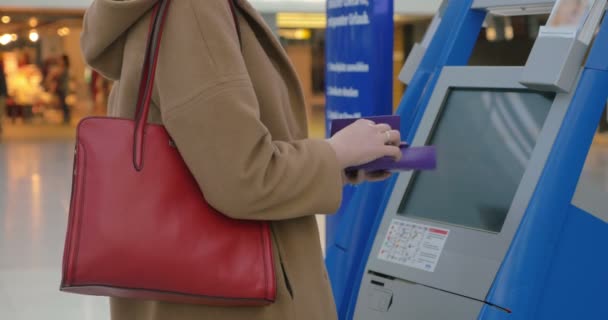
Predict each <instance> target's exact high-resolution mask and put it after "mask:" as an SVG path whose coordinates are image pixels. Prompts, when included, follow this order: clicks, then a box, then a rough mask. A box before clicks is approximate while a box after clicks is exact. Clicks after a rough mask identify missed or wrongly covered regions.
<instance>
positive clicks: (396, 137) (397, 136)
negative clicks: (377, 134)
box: [385, 130, 401, 146]
mask: <svg viewBox="0 0 608 320" xmlns="http://www.w3.org/2000/svg"><path fill="white" fill-rule="evenodd" d="M386 138H387V141H386V143H385V144H390V145H393V146H399V145H400V144H401V133H400V132H399V131H397V130H389V131H386Z"/></svg>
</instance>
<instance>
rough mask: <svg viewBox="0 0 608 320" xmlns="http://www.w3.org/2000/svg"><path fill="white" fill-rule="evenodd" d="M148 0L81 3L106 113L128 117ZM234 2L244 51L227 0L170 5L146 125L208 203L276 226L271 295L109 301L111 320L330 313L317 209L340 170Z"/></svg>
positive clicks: (279, 54) (334, 195)
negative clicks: (165, 141)
mask: <svg viewBox="0 0 608 320" xmlns="http://www.w3.org/2000/svg"><path fill="white" fill-rule="evenodd" d="M155 2H156V0H122V1H119V0H95V1H93V4H92V5H91V7H90V8H89V9H88V10H87V13H86V16H85V21H84V31H83V35H82V48H83V52H84V56H85V58H86V60H87V62H88V63H89V64H90V65H91V66H92V67H93V68H95V69H96V70H98V71H99V72H100V73H101V74H103V75H104V76H106V77H107V78H110V79H112V80H115V81H116V83H115V85H114V87H113V90H112V93H111V96H110V102H109V114H110V115H111V116H118V117H131V118H132V117H133V114H134V109H135V101H136V96H137V94H136V93H137V86H138V79H139V77H140V72H141V64H142V61H143V55H144V49H145V41H146V37H147V29H148V25H149V21H150V9H151V7H152V6H153V5H154V3H155ZM237 9H238V10H237V11H238V20H239V24H240V26H241V33H242V47H241V46H240V45H239V40H238V37H237V33H236V29H235V26H234V24H233V19H232V16H231V12H230V8H229V4H228V2H227V0H204V1H203V0H174V1H172V4H171V8H170V12H169V16H168V20H167V23H166V25H165V32H164V38H163V41H162V45H161V51H160V57H159V64H158V69H157V72H156V76H157V77H156V79H157V82H156V85H155V92H154V97H153V108H152V110H151V115H150V121H152V122H156V123H163V124H164V125H165V126H166V128H167V129H168V131H169V133H170V135H171V136H172V137H173V139H174V140H175V142H176V144H177V146H178V149H179V150H180V153H181V154H182V156H183V157H184V159H185V161H186V163H187V164H188V166H189V168H190V169H191V171H192V173H193V175H194V177H195V178H196V180H197V182H198V183H199V185H200V187H201V189H202V191H203V192H204V194H205V196H206V198H207V200H208V201H209V203H210V204H211V205H213V206H214V207H216V208H218V209H219V210H220V211H222V212H223V213H225V214H226V215H228V216H230V217H233V218H237V219H253V220H270V221H272V230H273V237H274V245H275V246H274V249H275V259H276V270H277V284H278V297H277V301H276V303H274V304H273V305H271V306H268V307H257V308H216V307H207V306H195V305H180V304H169V303H161V302H155V301H136V300H125V299H114V298H113V299H111V311H112V312H111V313H112V319H114V320H135V319H137V320H139V319H146V320H205V319H209V320H244V319H247V320H262V319H263V320H272V319H279V320H291V319H302V320H315V319H319V320H325V319H327V320H333V319H336V311H335V306H334V302H333V299H332V294H331V288H330V285H329V282H328V279H327V273H326V271H325V267H324V264H323V259H322V253H321V247H320V243H319V234H318V228H317V224H316V220H315V218H314V214H317V213H331V212H334V211H336V210H337V208H338V206H339V204H340V201H341V190H342V179H341V170H340V168H339V164H338V162H337V159H336V155H335V153H334V151H333V150H332V148H331V147H330V146H329V144H328V143H327V142H326V141H323V140H313V139H307V127H306V114H305V108H304V99H303V94H302V92H301V87H300V84H299V82H298V79H297V75H296V73H295V71H294V68H293V67H292V65H291V64H290V62H289V60H288V58H287V56H286V54H285V52H284V51H283V49H282V47H281V45H280V43H279V42H278V41H277V39H276V38H275V37H274V36H273V34H272V32H271V31H270V29H269V28H268V27H267V26H266V25H265V24H264V22H263V20H262V18H261V17H260V16H259V15H258V13H257V12H256V11H255V10H254V9H253V8H252V7H251V5H250V4H249V3H248V2H247V1H245V0H240V1H237ZM210 263H211V262H210ZM218 263H221V262H218ZM201 272H205V271H204V270H201Z"/></svg>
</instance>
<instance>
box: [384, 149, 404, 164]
mask: <svg viewBox="0 0 608 320" xmlns="http://www.w3.org/2000/svg"><path fill="white" fill-rule="evenodd" d="M382 152H383V154H384V156H385V157H392V158H393V159H395V161H399V160H401V156H402V154H401V148H399V147H397V146H393V145H386V146H383V149H382Z"/></svg>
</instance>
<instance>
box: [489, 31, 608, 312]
mask: <svg viewBox="0 0 608 320" xmlns="http://www.w3.org/2000/svg"><path fill="white" fill-rule="evenodd" d="M607 29H608V19H605V20H604V22H603V23H602V27H601V31H600V33H599V34H598V36H597V38H596V40H595V42H594V45H593V48H592V50H591V53H590V55H589V58H588V60H587V63H586V67H585V69H584V71H583V74H582V75H581V79H580V82H579V84H578V86H577V88H576V93H575V96H574V98H573V99H572V102H571V106H570V109H569V110H568V112H567V114H566V117H565V119H564V123H563V125H562V127H561V129H560V131H559V134H558V136H557V139H556V141H555V143H554V146H553V149H552V151H551V153H550V155H549V159H548V162H547V164H546V166H545V168H544V171H543V174H542V176H541V179H540V181H539V183H538V186H537V189H536V191H535V193H534V195H533V198H532V200H531V202H530V205H529V206H528V209H527V211H526V213H525V216H524V218H523V220H522V222H521V225H520V228H519V230H518V232H517V233H516V235H515V238H514V240H513V242H512V244H511V247H510V249H509V252H508V253H507V255H506V257H505V259H504V261H503V264H502V266H501V269H500V271H499V273H498V275H497V277H496V279H495V281H494V284H493V287H492V289H491V290H490V293H489V294H488V298H487V301H489V302H491V303H493V304H496V305H499V306H502V307H505V308H508V309H510V310H513V314H511V315H510V316H509V318H510V319H572V318H571V317H567V315H568V314H574V313H577V314H579V315H583V314H585V315H586V316H582V317H578V318H579V319H608V317H601V316H600V314H596V313H594V310H597V308H594V307H592V306H590V305H589V302H590V301H588V297H589V296H590V295H594V296H605V295H606V293H605V287H606V286H608V282H604V283H603V284H602V286H603V287H604V289H603V290H601V291H595V292H584V293H583V292H578V291H576V292H565V291H563V290H567V289H568V284H569V285H570V286H571V287H576V288H577V290H584V289H589V290H592V289H593V288H594V285H592V284H586V283H579V284H578V286H573V285H572V282H571V281H569V280H566V279H565V278H569V277H574V278H584V279H585V280H586V281H602V279H604V280H605V279H606V276H605V274H606V270H607V267H608V265H607V262H606V258H605V257H606V255H605V254H604V255H603V257H598V254H600V255H601V253H599V252H601V251H604V252H608V232H607V230H606V224H605V223H604V222H602V221H599V220H597V219H593V218H592V217H591V216H590V215H589V214H588V213H586V212H584V211H582V210H580V209H576V210H575V209H573V207H572V205H571V201H572V197H573V196H574V192H575V191H576V186H577V184H578V180H579V177H580V173H581V171H582V169H583V166H584V164H585V160H586V157H587V154H588V151H589V148H590V147H591V143H592V140H593V136H594V134H595V130H596V128H597V124H598V122H599V119H600V117H601V114H602V111H603V110H604V107H605V105H606V100H607V98H608V90H606V88H608V71H607V68H606V67H607V66H606V65H602V63H600V62H599V61H598V60H606V59H607V57H608V56H602V54H603V53H604V52H605V50H606V46H608V32H606V30H607ZM598 52H599V53H598ZM576 223H581V224H582V223H586V224H587V226H586V228H585V229H572V228H573V224H576ZM588 232H603V234H599V235H589V234H588ZM589 237H594V238H595V241H596V242H595V243H589V242H588V241H586V240H588V238H589ZM572 246H578V247H579V248H578V249H577V250H578V251H580V252H581V254H583V252H585V251H586V250H588V246H591V247H593V248H594V249H595V250H598V252H596V253H595V255H593V256H591V257H592V259H593V261H594V263H592V264H591V263H588V262H584V261H581V260H580V259H574V260H568V259H563V257H564V256H568V255H572V254H573V253H572V252H571V251H570V250H573V249H571V247H572ZM590 259H591V258H590ZM572 270H576V274H573V273H572ZM581 273H582V274H581ZM560 278H561V279H560ZM553 290H556V292H552V291H553ZM564 294H568V295H569V296H570V301H568V303H563V301H560V300H559V299H558V300H551V299H552V297H556V298H560V297H561V299H562V300H563V295H564ZM560 302H562V303H560ZM555 308H558V309H561V310H562V311H561V312H555V310H553V309H555ZM549 315H552V316H549ZM604 316H605V311H604ZM504 318H505V315H501V314H500V313H496V312H494V310H489V308H488V307H486V308H485V309H484V310H483V311H482V313H481V315H480V319H504Z"/></svg>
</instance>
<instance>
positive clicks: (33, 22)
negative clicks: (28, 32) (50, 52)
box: [28, 17, 38, 28]
mask: <svg viewBox="0 0 608 320" xmlns="http://www.w3.org/2000/svg"><path fill="white" fill-rule="evenodd" d="M28 23H29V25H30V27H32V28H36V27H37V26H38V19H36V18H34V17H32V18H30V21H29V22H28Z"/></svg>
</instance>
